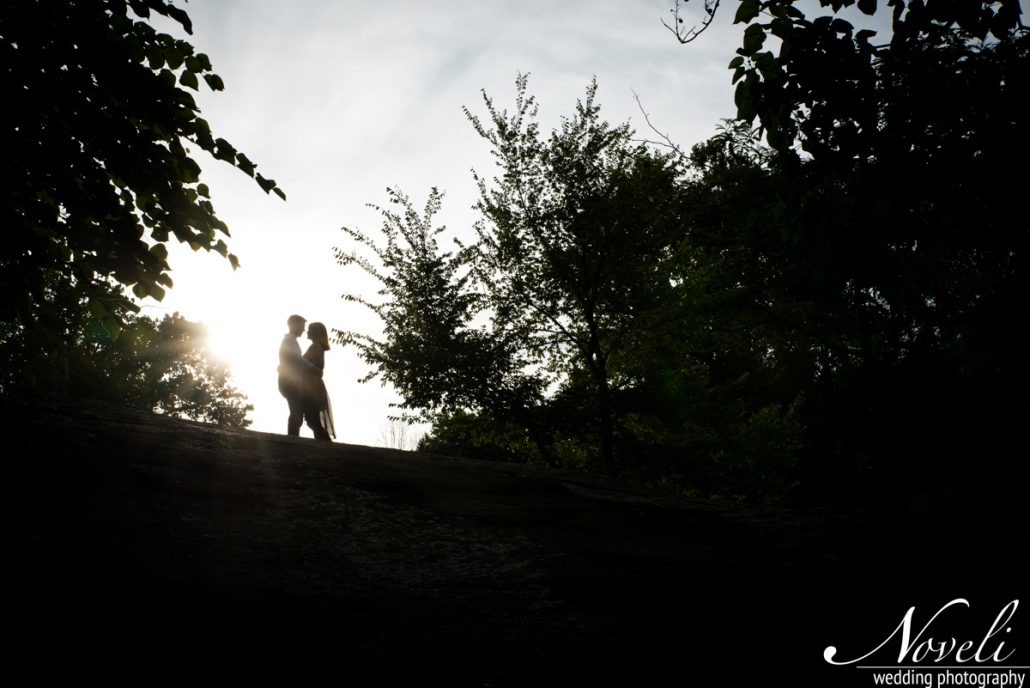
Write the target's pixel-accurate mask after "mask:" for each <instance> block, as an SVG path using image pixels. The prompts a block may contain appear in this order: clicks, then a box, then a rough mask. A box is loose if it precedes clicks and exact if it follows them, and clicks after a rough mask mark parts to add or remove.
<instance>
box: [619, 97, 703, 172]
mask: <svg viewBox="0 0 1030 688" xmlns="http://www.w3.org/2000/svg"><path fill="white" fill-rule="evenodd" d="M630 92H631V93H633V99H634V100H635V101H637V107H638V108H640V114H642V115H643V116H644V121H645V122H647V126H648V128H649V129H650V130H651V131H653V132H654V133H656V134H658V136H659V137H661V139H662V140H661V141H652V140H650V139H637V140H639V141H641V142H642V143H649V144H651V145H653V146H660V147H662V148H668V149H670V150H671V151H672V152H673V153H675V154H676V155H677V156H678V157H679V158H680V160H681V161H683V162H686V161H688V160H689V157H688V156H687V154H686V153H684V152H683V149H682V148H680V147H679V145H677V144H676V143H675V142H674V141H673V140H672V139H671V138H669V135H668V134H665V133H663V132H661V131H659V129H658V127H656V126H655V125H654V124H652V123H651V117H650V116H649V115H648V114H647V111H646V110H644V104H643V103H641V102H640V96H639V95H638V94H637V92H636V91H634V90H633V89H630Z"/></svg>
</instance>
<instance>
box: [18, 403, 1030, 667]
mask: <svg viewBox="0 0 1030 688" xmlns="http://www.w3.org/2000/svg"><path fill="white" fill-rule="evenodd" d="M2 410H3V419H4V431H5V432H4V436H5V438H6V447H7V450H6V451H5V458H4V470H5V471H6V475H7V480H6V481H5V482H6V484H8V485H12V486H13V490H12V492H10V493H9V494H11V495H12V496H13V503H14V518H13V520H12V521H10V522H9V526H10V529H9V532H10V539H9V543H10V546H9V547H8V548H7V551H8V556H7V557H5V559H6V560H7V561H6V564H5V568H6V569H7V574H8V576H7V578H8V583H7V586H6V590H7V600H8V602H7V604H6V605H5V607H6V608H7V613H5V615H4V616H5V620H6V622H7V623H6V626H7V629H8V634H7V635H8V638H9V640H7V641H6V642H5V645H6V647H5V653H4V655H5V657H6V659H5V665H6V666H5V668H6V670H7V672H8V673H9V674H10V673H11V672H19V673H20V674H21V675H24V676H29V677H31V681H30V682H31V683H33V684H47V683H53V682H54V681H55V680H68V679H76V680H84V679H99V680H102V681H103V682H104V683H106V684H116V685H120V684H132V685H145V684H149V683H164V682H169V683H171V682H181V681H183V680H187V681H191V682H193V683H199V684H201V685H203V684H206V683H208V682H212V683H213V682H216V681H221V680H223V679H225V678H236V679H245V680H247V681H248V682H258V683H264V682H267V683H273V682H274V683H279V682H281V681H282V680H283V679H286V680H288V681H289V682H290V683H291V684H292V683H296V684H299V685H303V684H307V683H313V682H315V681H316V680H317V681H319V682H322V681H324V680H326V679H329V680H333V681H335V682H339V683H343V684H346V685H367V684H378V683H379V682H380V681H381V680H385V679H386V678H388V677H406V678H409V679H411V680H412V682H415V683H418V684H422V685H425V684H445V685H540V684H559V683H560V684H563V685H650V684H656V682H661V683H662V684H666V683H667V682H670V681H671V682H672V683H674V684H676V685H689V684H694V683H697V684H699V685H743V684H744V683H746V682H748V681H749V680H755V679H758V680H759V681H758V683H756V685H763V684H772V683H780V682H784V681H785V683H784V685H849V681H850V682H852V683H850V684H853V685H871V682H870V680H869V677H868V674H865V675H861V674H860V673H859V672H858V671H857V670H855V669H853V668H847V669H844V668H837V667H831V666H829V665H828V664H827V663H826V662H825V661H824V660H823V656H822V655H823V649H824V648H825V647H826V646H828V645H836V646H838V647H839V648H840V650H839V652H840V656H841V657H843V655H845V654H851V655H852V656H856V657H857V656H859V655H860V654H863V653H864V652H867V651H869V650H871V649H872V648H873V647H875V646H876V644H878V643H879V642H880V641H881V640H883V639H884V638H886V637H887V635H889V633H890V631H892V630H893V629H894V628H895V627H896V626H897V625H898V623H899V621H900V620H901V618H902V615H903V614H904V613H905V611H906V610H907V609H908V608H909V607H910V606H912V605H916V606H917V613H916V618H917V619H921V620H925V619H928V618H929V617H930V615H932V612H933V611H935V610H936V609H937V608H939V607H940V606H941V605H942V604H943V603H945V602H947V601H949V600H951V599H953V598H959V597H961V598H967V599H968V600H969V601H970V603H971V606H970V609H969V610H967V612H968V614H970V616H969V617H968V618H965V617H961V616H959V615H958V614H956V615H955V618H956V619H957V620H958V621H956V625H957V626H956V627H957V630H955V631H954V632H955V633H958V634H965V635H969V636H974V635H977V634H979V636H981V637H982V635H983V633H984V631H985V630H986V628H981V626H982V625H983V618H981V617H990V618H993V616H994V615H995V614H996V613H997V610H998V608H999V605H1000V604H1003V603H1004V602H1005V601H1006V600H1008V599H1015V598H1018V597H1019V595H1020V594H1021V593H1022V592H1024V591H1025V589H1026V583H1025V580H1026V573H1027V567H1026V557H1027V552H1026V547H1025V544H1026V539H1025V536H1023V535H1022V534H1021V533H1022V532H1023V531H1022V530H1021V527H1018V528H1017V527H1015V526H1014V525H1013V524H1012V523H996V524H993V525H992V522H991V519H990V518H989V515H987V517H985V515H984V514H978V515H971V514H965V513H962V510H961V509H959V508H957V507H956V508H955V509H950V510H945V511H946V514H942V513H941V510H940V509H937V510H936V511H927V512H926V513H920V514H914V515H913V514H912V513H906V514H904V515H902V514H890V513H870V512H861V511H856V510H851V511H844V510H827V509H822V510H806V511H801V510H793V511H790V510H783V509H757V508H741V507H732V506H725V505H719V504H714V503H707V502H703V501H697V500H686V499H680V498H676V497H672V496H669V495H665V494H659V493H654V492H648V491H645V490H643V489H638V488H635V487H631V486H626V485H622V484H617V483H614V482H612V481H609V480H606V479H602V478H598V477H595V476H590V475H585V474H579V473H572V472H563V471H552V470H546V469H543V468H539V467H533V466H521V465H510V464H498V463H486V462H478V461H470V460H464V459H458V458H446V457H439V456H427V455H422V454H415V453H406V452H399V451H392V450H386V449H376V448H369V447H361V446H352V445H345V444H332V445H324V444H321V443H318V442H315V441H314V440H310V439H293V438H287V437H284V436H279V435H272V434H265V433H257V432H249V431H237V430H224V429H219V428H215V427H211V426H207V425H203V424H198V423H192V422H187V421H180V420H174V419H170V418H166V417H161V416H155V415H150V414H145V413H139V412H135V411H129V410H124V409H116V408H112V407H108V406H103V405H93V404H86V405H69V404H49V405H47V404H10V403H7V404H5V405H3V406H2ZM974 516H975V518H974ZM949 613H950V612H949ZM1020 613H1021V614H1022V613H1025V610H1020ZM990 618H987V623H988V625H989V621H990ZM1018 618H1019V617H1018V616H1017V619H1016V620H1017V621H1018ZM1016 631H1018V632H1020V633H1022V631H1023V629H1022V627H1020V628H1017V629H1014V631H1013V632H1016ZM949 632H951V631H949ZM942 633H943V631H942ZM1019 637H1022V636H1019ZM1009 641H1010V643H1009V647H1014V646H1015V644H1018V643H1019V640H1018V637H1016V636H1011V635H1010V636H1009ZM890 647H891V648H893V650H892V651H893V654H894V655H895V656H894V657H887V659H890V660H891V661H894V660H896V659H897V657H896V655H897V651H898V649H897V648H898V644H897V643H896V642H895V643H894V644H892V645H891V646H890ZM1028 650H1030V647H1026V648H1024V649H1023V652H1024V653H1025V652H1027V651H1028ZM1024 663H1026V662H1024ZM763 677H764V678H763Z"/></svg>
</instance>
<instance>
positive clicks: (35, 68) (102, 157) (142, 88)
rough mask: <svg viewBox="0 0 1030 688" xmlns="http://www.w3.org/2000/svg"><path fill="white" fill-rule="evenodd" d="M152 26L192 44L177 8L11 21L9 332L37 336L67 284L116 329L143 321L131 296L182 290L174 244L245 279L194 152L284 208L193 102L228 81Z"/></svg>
mask: <svg viewBox="0 0 1030 688" xmlns="http://www.w3.org/2000/svg"><path fill="white" fill-rule="evenodd" d="M152 14H153V15H161V16H163V17H167V18H168V19H171V20H174V21H175V22H177V23H178V24H179V25H181V27H182V28H183V29H184V30H185V31H186V32H187V33H190V32H191V31H192V27H191V23H190V20H189V17H188V16H187V15H186V13H185V12H184V11H183V10H181V9H179V8H177V7H175V6H174V5H173V4H171V2H168V1H166V0H128V1H127V0H67V1H65V2H48V1H46V0H25V1H24V2H4V3H3V6H2V8H0V93H3V94H4V108H3V116H2V117H3V119H2V124H0V148H2V150H3V152H4V157H5V161H4V165H3V173H2V174H3V178H2V189H3V192H2V193H3V195H2V201H0V226H2V227H3V228H4V230H5V239H4V242H3V245H2V248H0V279H2V282H3V284H4V286H5V287H6V288H7V295H6V298H5V299H4V300H3V302H2V303H0V321H2V322H3V323H5V324H8V325H9V326H18V327H24V328H28V329H30V330H33V329H35V330H39V325H38V323H39V320H40V315H41V314H40V311H41V310H42V309H44V308H45V307H46V306H47V304H48V303H51V302H52V301H53V299H52V296H53V294H52V293H51V294H48V293H47V289H49V288H52V286H53V285H54V284H55V283H58V282H59V283H62V284H65V285H70V286H71V287H72V290H73V292H74V294H75V295H77V296H82V297H85V298H86V299H88V303H89V309H90V311H91V312H92V313H93V314H94V315H96V316H97V317H101V318H104V319H105V320H106V324H107V326H108V327H109V328H114V329H116V328H117V327H118V326H119V323H120V320H121V318H122V316H124V314H126V313H128V312H131V311H134V310H136V309H137V307H136V306H135V305H134V303H133V301H132V299H130V298H128V297H127V296H123V294H122V288H131V290H132V293H133V294H134V295H135V296H136V297H138V298H143V297H146V296H151V297H154V298H156V299H160V298H161V297H162V295H163V294H164V290H165V288H167V287H170V286H171V285H172V280H171V277H170V275H169V272H170V267H169V265H168V262H167V250H166V248H165V244H166V243H167V242H168V241H169V240H170V239H171V238H173V237H174V239H176V240H178V241H181V242H183V243H186V244H188V245H189V246H191V247H192V248H193V249H194V250H197V249H205V250H213V251H216V252H218V253H220V254H222V255H224V256H226V257H227V258H228V259H229V260H230V261H231V262H232V264H233V265H234V266H235V265H236V264H237V260H236V257H235V256H233V255H232V254H231V253H229V251H228V246H227V245H226V243H225V241H224V240H223V238H221V237H227V236H228V234H229V232H228V228H227V227H226V225H225V223H223V222H222V221H221V220H219V219H218V218H217V217H216V215H215V211H214V208H213V207H212V205H211V202H210V200H209V198H208V188H207V186H206V185H204V184H203V183H201V182H200V171H201V170H200V165H198V164H197V162H196V161H195V160H194V159H193V158H192V157H191V152H190V150H191V149H199V150H203V151H205V152H207V153H209V154H211V155H212V156H214V157H215V158H217V159H219V160H224V161H226V162H228V163H229V164H232V165H234V166H235V167H237V168H239V169H240V170H242V171H243V172H244V173H246V174H248V175H250V176H252V177H254V179H255V180H256V182H257V183H258V184H259V185H260V187H261V188H262V189H264V190H265V191H266V192H274V193H276V194H278V195H279V196H283V197H284V195H283V192H282V191H281V190H280V189H279V188H278V187H277V186H276V184H275V182H274V181H272V180H270V179H267V178H265V177H263V176H261V175H260V174H258V173H257V172H256V171H255V165H254V163H253V162H251V161H250V160H249V159H248V158H247V157H246V156H245V155H244V154H243V153H240V152H239V151H237V150H236V149H235V148H234V147H233V146H232V145H231V144H229V142H227V141H226V140H225V139H222V138H216V137H215V136H214V135H213V134H212V133H211V131H210V129H209V127H208V125H207V123H206V122H205V121H204V120H203V119H202V118H201V117H200V115H199V111H198V108H197V104H196V102H195V101H194V99H193V96H192V95H190V90H193V91H196V90H197V89H199V88H200V83H201V81H203V82H204V83H205V84H206V85H207V87H208V88H211V89H212V90H221V89H222V87H223V85H222V80H221V79H220V78H219V77H218V75H216V74H214V73H213V72H212V71H211V69H212V66H211V62H210V60H209V59H208V57H207V55H205V54H203V53H200V52H197V51H195V50H194V48H193V47H192V46H191V45H190V44H189V43H187V42H186V41H183V40H180V39H177V38H174V37H173V36H171V35H169V34H165V33H159V32H157V31H156V30H155V29H154V28H153V27H152V26H151V25H150V24H149V23H148V22H147V21H146V19H147V18H148V17H150V16H151V15H152ZM134 15H135V16H134ZM112 287H114V288H112Z"/></svg>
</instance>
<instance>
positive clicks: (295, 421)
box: [279, 315, 322, 437]
mask: <svg viewBox="0 0 1030 688" xmlns="http://www.w3.org/2000/svg"><path fill="white" fill-rule="evenodd" d="M306 322H307V321H306V320H305V319H304V318H302V317H300V316H299V315H291V316H290V317H289V318H288V319H287V320H286V326H287V327H288V328H289V329H290V331H289V332H287V333H286V334H285V335H284V336H283V342H282V344H280V345H279V393H280V394H282V395H283V396H284V397H286V403H287V404H289V405H290V418H289V420H288V421H287V422H286V434H287V435H290V436H292V437H299V436H300V424H301V423H302V422H303V420H304V389H305V385H304V377H305V376H310V375H312V374H314V375H316V376H318V377H322V371H321V370H319V369H318V368H317V367H315V366H314V365H312V364H311V362H310V361H308V360H307V359H306V358H304V357H303V356H302V355H301V353H300V344H298V343H297V337H299V336H301V335H302V334H304V323H306Z"/></svg>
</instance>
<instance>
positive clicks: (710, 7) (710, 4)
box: [661, 0, 720, 43]
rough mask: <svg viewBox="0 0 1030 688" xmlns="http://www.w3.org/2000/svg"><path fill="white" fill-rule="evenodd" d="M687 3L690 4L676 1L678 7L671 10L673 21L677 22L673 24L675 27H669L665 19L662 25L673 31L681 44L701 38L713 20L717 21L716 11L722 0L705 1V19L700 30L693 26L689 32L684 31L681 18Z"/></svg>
mask: <svg viewBox="0 0 1030 688" xmlns="http://www.w3.org/2000/svg"><path fill="white" fill-rule="evenodd" d="M687 2H689V0H684V2H680V0H676V5H675V6H674V7H673V8H672V9H671V10H669V11H670V12H672V16H673V19H674V20H675V21H674V22H673V26H669V24H668V23H666V21H665V20H664V19H662V20H661V21H662V25H663V26H664V27H665V28H667V29H668V30H669V31H671V32H672V33H673V35H675V36H676V40H678V41H679V42H680V43H690V42H691V41H692V40H694V39H695V38H697V37H698V36H700V35H701V33H702V32H704V30H705V29H707V28H708V26H709V25H710V24H711V23H712V20H713V19H715V11H716V10H717V9H719V2H720V0H704V3H705V8H704V9H705V18H704V19H702V20H701V28H698V27H697V26H692V27H690V29H689V30H684V29H683V26H684V24H683V19H682V18H681V17H680V9H682V8H683V7H684V6H685V5H686V4H687Z"/></svg>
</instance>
